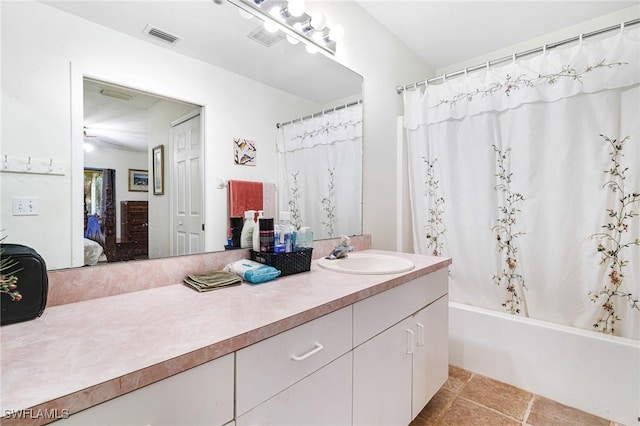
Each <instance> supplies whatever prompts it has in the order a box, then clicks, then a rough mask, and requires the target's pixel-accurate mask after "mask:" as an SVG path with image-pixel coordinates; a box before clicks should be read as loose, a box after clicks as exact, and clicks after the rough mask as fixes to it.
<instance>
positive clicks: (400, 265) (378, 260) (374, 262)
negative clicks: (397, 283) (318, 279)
mask: <svg viewBox="0 0 640 426" xmlns="http://www.w3.org/2000/svg"><path fill="white" fill-rule="evenodd" d="M318 265H320V266H321V267H323V268H326V269H331V270H332V271H336V272H342V273H345V274H365V275H376V274H397V273H400V272H406V271H410V270H412V269H413V268H415V265H414V264H413V262H412V261H410V260H407V259H403V258H402V257H397V256H389V255H387V254H377V253H349V255H348V256H347V257H345V258H342V259H325V258H322V259H318Z"/></svg>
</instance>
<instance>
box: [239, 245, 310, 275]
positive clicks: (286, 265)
mask: <svg viewBox="0 0 640 426" xmlns="http://www.w3.org/2000/svg"><path fill="white" fill-rule="evenodd" d="M249 252H250V254H251V260H254V261H256V262H259V263H263V264H265V265H269V266H273V267H274V268H276V269H277V270H279V271H280V272H281V274H280V276H281V277H283V276H285V275H292V274H298V273H300V272H306V271H308V270H310V269H311V252H313V249H312V248H305V249H298V250H295V251H292V252H289V253H266V252H263V251H254V250H249Z"/></svg>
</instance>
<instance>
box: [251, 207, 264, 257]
mask: <svg viewBox="0 0 640 426" xmlns="http://www.w3.org/2000/svg"><path fill="white" fill-rule="evenodd" d="M261 218H264V212H263V211H262V210H258V215H257V217H256V224H255V225H254V227H253V244H252V246H253V251H260V219H261Z"/></svg>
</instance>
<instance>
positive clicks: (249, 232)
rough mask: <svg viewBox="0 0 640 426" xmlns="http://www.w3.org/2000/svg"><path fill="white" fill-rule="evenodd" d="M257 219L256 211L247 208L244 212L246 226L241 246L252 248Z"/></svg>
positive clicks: (243, 230)
mask: <svg viewBox="0 0 640 426" xmlns="http://www.w3.org/2000/svg"><path fill="white" fill-rule="evenodd" d="M255 220H256V211H255V210H247V211H245V212H244V226H243V227H242V233H241V234H240V247H241V248H252V247H253V227H254V225H255V223H256V222H255Z"/></svg>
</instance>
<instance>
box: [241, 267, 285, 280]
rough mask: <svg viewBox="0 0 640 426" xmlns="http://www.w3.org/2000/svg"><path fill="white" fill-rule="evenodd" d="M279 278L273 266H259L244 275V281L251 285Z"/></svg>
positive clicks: (278, 272)
mask: <svg viewBox="0 0 640 426" xmlns="http://www.w3.org/2000/svg"><path fill="white" fill-rule="evenodd" d="M278 276H280V271H278V270H277V269H276V268H274V267H273V266H267V265H264V266H261V267H259V268H258V269H250V270H248V271H247V272H245V273H244V279H245V280H247V281H249V282H250V283H253V284H259V283H263V282H266V281H271V280H274V279H276V278H278Z"/></svg>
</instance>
